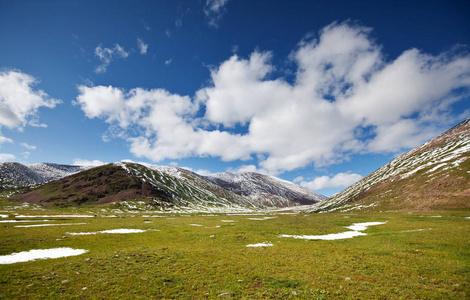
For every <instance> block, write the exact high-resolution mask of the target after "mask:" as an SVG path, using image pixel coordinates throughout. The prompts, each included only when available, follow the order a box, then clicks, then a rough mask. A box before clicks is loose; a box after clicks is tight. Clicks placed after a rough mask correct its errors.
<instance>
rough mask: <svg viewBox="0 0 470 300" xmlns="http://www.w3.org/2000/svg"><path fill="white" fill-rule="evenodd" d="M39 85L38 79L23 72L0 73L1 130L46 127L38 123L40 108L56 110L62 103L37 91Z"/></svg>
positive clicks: (9, 71) (8, 71)
mask: <svg viewBox="0 0 470 300" xmlns="http://www.w3.org/2000/svg"><path fill="white" fill-rule="evenodd" d="M37 83H38V81H37V79H36V78H34V77H33V76H31V75H28V74H26V73H22V72H21V71H17V70H7V71H0V128H1V127H2V126H6V127H8V128H11V129H13V128H18V129H20V130H22V128H24V127H25V126H26V125H30V126H39V127H45V126H46V125H44V124H39V123H38V122H39V121H38V110H39V108H41V107H47V108H54V107H55V106H56V105H57V104H59V103H61V101H60V100H57V99H53V98H51V97H50V96H49V95H48V94H46V93H45V92H44V91H42V90H37V89H35V88H34V86H35V85H36V84H37Z"/></svg>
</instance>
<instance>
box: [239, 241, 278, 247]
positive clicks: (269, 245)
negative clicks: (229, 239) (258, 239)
mask: <svg viewBox="0 0 470 300" xmlns="http://www.w3.org/2000/svg"><path fill="white" fill-rule="evenodd" d="M246 246H247V247H254V248H256V247H272V246H274V245H273V244H272V243H270V242H263V243H258V244H249V245H246Z"/></svg>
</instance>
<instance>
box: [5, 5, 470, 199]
mask: <svg viewBox="0 0 470 300" xmlns="http://www.w3.org/2000/svg"><path fill="white" fill-rule="evenodd" d="M468 16H470V2H469V1H433V0H431V1H324V0H319V1H300V0H289V1H287V0H285V1H274V0H269V1H268V0H266V1H265V0H256V1H252V0H188V1H177V0H168V1H157V0H155V1H145V0H139V1H130V0H129V1H122V0H114V1H96V0H92V1H89V0H80V1H63V0H58V1H51V0H42V1H36V0H32V1H26V0H15V1H8V0H0V162H1V161H15V162H20V163H23V164H34V163H40V162H53V163H60V164H80V165H100V164H104V163H111V162H116V161H122V160H130V161H135V162H143V163H148V164H157V165H169V166H178V167H184V168H188V169H190V170H193V171H195V172H198V173H200V174H202V175H206V174H210V173H216V172H226V171H232V172H243V171H254V172H261V173H265V174H270V175H274V176H277V177H280V178H282V179H285V180H289V181H293V182H295V183H297V184H300V185H302V186H304V187H307V188H309V189H312V190H314V191H317V192H320V193H322V194H324V195H326V196H330V195H332V194H334V193H336V192H339V191H341V190H343V189H344V188H345V187H347V186H349V185H350V184H352V183H354V182H356V181H358V180H360V179H361V178H362V177H365V176H367V175H368V174H370V173H371V172H373V171H374V170H376V169H378V168H380V167H381V166H382V165H384V164H386V163H387V162H389V161H391V160H392V159H393V158H395V157H397V156H398V155H400V154H401V153H404V152H406V151H408V150H409V149H412V148H414V147H416V146H418V145H420V144H422V143H423V142H425V141H427V140H429V139H431V138H433V137H435V136H437V135H439V134H440V133H442V132H443V131H445V130H447V129H449V128H451V127H452V126H454V125H456V124H458V123H459V122H461V121H463V120H464V119H466V118H468V117H470V101H469V99H470V97H469V91H470V51H469V46H470V18H469V17H468Z"/></svg>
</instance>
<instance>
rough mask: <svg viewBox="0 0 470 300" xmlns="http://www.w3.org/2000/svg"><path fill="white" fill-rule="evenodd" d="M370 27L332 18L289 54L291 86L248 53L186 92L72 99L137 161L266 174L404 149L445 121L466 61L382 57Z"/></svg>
mask: <svg viewBox="0 0 470 300" xmlns="http://www.w3.org/2000/svg"><path fill="white" fill-rule="evenodd" d="M370 32H371V29H370V28H365V27H362V26H357V25H353V24H351V23H341V24H338V23H333V24H331V25H329V26H327V27H325V28H324V29H323V30H322V31H321V32H320V36H319V38H318V39H313V40H312V39H305V40H302V41H301V42H300V43H299V45H298V46H297V48H296V49H295V50H294V51H293V52H292V54H291V55H290V58H291V59H292V61H293V62H294V63H295V64H296V66H297V70H296V77H295V80H294V82H293V83H290V82H287V81H285V80H284V79H283V78H282V77H280V78H276V77H275V76H274V75H273V74H274V72H273V71H274V70H276V68H275V66H274V65H272V63H271V58H272V53H270V52H259V51H255V52H253V53H252V54H251V55H250V57H248V58H241V57H239V56H237V55H233V56H232V57H230V58H229V59H228V60H226V61H224V62H222V63H221V64H220V65H219V66H218V67H215V68H213V69H211V80H212V82H211V84H210V85H209V86H207V87H205V88H202V89H200V90H198V91H197V92H196V96H195V97H194V98H192V99H191V98H190V97H188V96H181V95H177V94H171V93H170V92H168V91H166V90H162V89H157V90H144V89H140V88H137V89H132V90H130V91H128V92H126V91H124V90H122V89H119V88H116V87H112V86H108V87H104V86H96V87H84V86H80V87H79V92H80V94H79V96H78V97H77V101H76V103H78V104H79V105H80V106H81V108H82V110H83V111H84V112H85V114H86V115H87V116H88V117H89V118H102V119H104V120H105V121H106V122H107V123H109V124H110V130H112V131H113V132H116V131H117V132H118V134H115V135H116V136H119V137H122V138H124V139H126V140H127V141H128V142H129V144H130V151H131V153H133V154H134V155H135V156H137V157H146V158H148V159H150V160H153V161H155V162H158V161H161V160H163V159H179V158H184V157H190V156H200V157H207V156H214V157H220V158H221V159H222V160H226V161H233V160H245V161H250V160H251V161H250V162H249V163H247V165H248V166H249V165H252V166H254V168H256V170H263V171H266V172H269V173H270V174H279V173H282V172H284V171H289V170H294V169H296V168H300V167H305V166H307V165H309V164H312V163H313V164H315V165H316V166H326V165H330V164H333V163H338V162H341V161H342V160H344V159H346V158H347V156H348V155H349V154H354V153H365V152H374V153H382V152H395V151H401V150H403V149H407V148H412V147H414V146H417V145H418V144H420V143H421V142H423V141H425V140H426V139H429V138H431V137H433V136H435V135H436V134H437V133H438V132H439V131H442V130H443V129H444V128H445V127H447V126H449V124H450V123H452V122H455V121H456V117H455V112H452V105H453V104H454V103H456V102H458V101H461V100H462V99H463V98H464V97H467V96H468V89H469V88H470V72H469V70H470V56H469V55H468V54H455V53H452V52H448V53H444V54H442V55H439V56H431V55H427V54H424V53H421V52H419V51H418V50H415V49H411V50H408V51H405V52H404V53H403V54H401V55H400V56H399V57H398V58H397V59H395V60H390V61H386V60H385V59H384V58H383V57H384V55H383V54H382V48H381V46H379V45H378V44H376V43H375V42H374V41H373V40H372V39H371V38H370V36H369V35H370ZM457 89H459V93H457V92H455V91H456V90H457ZM202 112H205V115H204V116H201V114H202ZM240 127H242V130H240V129H236V128H240ZM235 129H236V130H235ZM366 131H367V132H368V134H364V133H363V132H366ZM254 157H257V162H253V160H254ZM349 177H351V176H349Z"/></svg>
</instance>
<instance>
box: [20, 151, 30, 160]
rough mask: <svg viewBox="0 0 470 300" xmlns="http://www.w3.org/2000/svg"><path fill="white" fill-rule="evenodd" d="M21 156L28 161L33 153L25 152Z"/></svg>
mask: <svg viewBox="0 0 470 300" xmlns="http://www.w3.org/2000/svg"><path fill="white" fill-rule="evenodd" d="M21 154H22V155H23V157H24V158H25V159H28V158H29V156H30V155H31V152H29V151H25V152H23V153H21Z"/></svg>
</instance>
